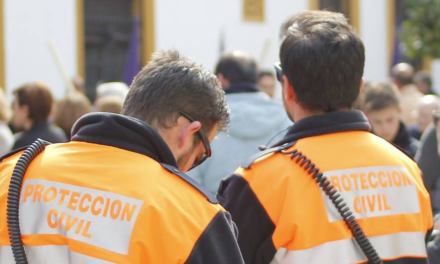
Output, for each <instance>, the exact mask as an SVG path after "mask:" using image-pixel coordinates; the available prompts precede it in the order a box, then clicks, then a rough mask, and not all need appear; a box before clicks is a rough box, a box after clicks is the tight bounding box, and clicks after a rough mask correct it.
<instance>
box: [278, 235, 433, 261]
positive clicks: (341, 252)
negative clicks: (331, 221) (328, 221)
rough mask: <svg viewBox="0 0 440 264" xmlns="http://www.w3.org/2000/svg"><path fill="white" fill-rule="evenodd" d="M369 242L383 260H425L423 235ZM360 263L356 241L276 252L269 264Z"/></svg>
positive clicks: (372, 239) (384, 236)
mask: <svg viewBox="0 0 440 264" xmlns="http://www.w3.org/2000/svg"><path fill="white" fill-rule="evenodd" d="M369 238H370V241H371V243H372V244H373V246H374V248H375V249H376V250H377V252H378V254H379V256H380V257H381V258H383V259H393V258H396V257H399V256H417V257H426V247H425V234H424V233H422V232H402V233H397V234H392V235H383V236H375V237H369ZM362 260H365V256H364V255H363V253H362V251H361V250H360V248H359V247H358V245H357V244H356V241H355V240H354V239H344V240H338V241H332V242H327V243H325V244H322V245H319V246H316V247H313V248H308V249H303V250H288V249H286V248H280V249H279V250H278V251H277V253H276V254H275V257H274V259H273V260H272V262H271V264H286V263H295V264H297V263H308V264H314V263H328V264H333V263H334V264H339V263H355V262H359V261H362Z"/></svg>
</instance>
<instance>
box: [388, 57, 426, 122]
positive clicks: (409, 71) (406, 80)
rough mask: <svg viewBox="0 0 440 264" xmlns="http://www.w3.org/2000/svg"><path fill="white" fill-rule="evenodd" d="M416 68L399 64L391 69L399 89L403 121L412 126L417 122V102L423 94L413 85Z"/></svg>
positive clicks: (406, 64)
mask: <svg viewBox="0 0 440 264" xmlns="http://www.w3.org/2000/svg"><path fill="white" fill-rule="evenodd" d="M413 75H414V68H413V66H411V65H410V64H408V63H399V64H396V65H394V66H393V68H392V69H391V76H392V77H393V80H394V84H395V85H396V86H397V88H399V92H400V103H401V106H402V119H403V122H405V124H406V125H408V126H410V125H412V124H414V123H415V122H416V118H415V117H414V115H413V112H414V111H415V110H416V106H417V102H418V101H419V99H421V98H422V97H423V94H422V93H421V92H420V91H419V90H418V88H417V86H416V85H415V84H413Z"/></svg>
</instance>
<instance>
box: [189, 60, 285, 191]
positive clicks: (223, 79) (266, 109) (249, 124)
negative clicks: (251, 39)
mask: <svg viewBox="0 0 440 264" xmlns="http://www.w3.org/2000/svg"><path fill="white" fill-rule="evenodd" d="M215 74H216V75H217V78H218V79H219V80H220V83H221V84H222V87H223V89H224V91H225V93H226V99H227V101H228V104H229V107H230V108H231V127H230V129H229V137H228V136H226V135H225V134H223V133H220V134H219V135H218V137H217V138H216V139H215V140H214V141H213V142H212V152H213V154H212V157H211V158H210V159H209V160H207V161H206V162H205V163H204V164H203V165H201V166H200V168H197V169H195V170H194V171H191V172H190V173H189V175H190V176H192V177H194V179H196V180H197V181H199V182H200V183H201V184H203V185H205V186H206V187H207V188H208V190H210V191H211V192H212V193H216V192H217V189H218V186H219V183H220V181H221V179H222V178H224V177H226V176H227V175H229V174H231V173H232V172H233V171H234V170H235V169H236V168H237V167H238V166H240V164H241V163H242V162H244V161H245V159H246V158H248V157H249V156H250V155H252V154H254V153H257V152H258V151H259V150H258V146H259V145H266V144H268V143H269V141H271V142H272V143H273V142H276V140H275V139H273V138H274V136H276V135H277V133H279V132H280V131H282V130H285V129H286V128H287V127H288V126H289V125H291V124H292V122H291V121H290V120H289V118H288V117H287V115H286V113H285V111H284V108H283V105H282V103H281V102H277V101H275V100H273V99H271V98H270V97H269V96H268V95H267V94H266V93H264V92H263V91H262V90H261V89H260V88H259V87H258V86H257V85H256V84H257V79H258V70H257V64H256V62H255V60H254V59H253V58H252V57H251V56H250V55H249V54H247V53H245V52H243V51H234V52H231V53H227V54H224V55H222V56H221V57H220V60H219V61H218V63H217V66H216V69H215ZM271 139H273V140H271Z"/></svg>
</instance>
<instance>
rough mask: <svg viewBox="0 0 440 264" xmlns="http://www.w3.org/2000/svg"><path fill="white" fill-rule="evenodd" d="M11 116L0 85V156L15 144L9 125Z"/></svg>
mask: <svg viewBox="0 0 440 264" xmlns="http://www.w3.org/2000/svg"><path fill="white" fill-rule="evenodd" d="M9 117H10V111H9V105H8V101H7V100H6V96H5V93H4V91H3V89H2V88H1V87H0V157H1V156H3V155H5V154H6V153H8V152H9V151H10V150H11V148H12V145H13V144H14V136H13V135H12V132H11V130H10V129H9V126H8V122H9Z"/></svg>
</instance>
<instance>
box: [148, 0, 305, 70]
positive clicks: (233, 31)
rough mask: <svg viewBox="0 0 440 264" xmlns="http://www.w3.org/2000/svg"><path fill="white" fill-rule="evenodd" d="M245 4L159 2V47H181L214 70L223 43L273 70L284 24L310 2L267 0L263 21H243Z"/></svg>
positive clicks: (229, 1)
mask: <svg viewBox="0 0 440 264" xmlns="http://www.w3.org/2000/svg"><path fill="white" fill-rule="evenodd" d="M242 3H243V1H237V0H222V1H212V0H211V1H206V0H187V1H179V0H160V1H156V10H155V11H156V49H166V48H173V47H175V48H178V49H179V50H180V51H181V52H182V53H183V54H184V55H186V56H190V57H192V58H194V59H195V60H196V61H198V62H200V63H202V64H203V65H204V66H205V67H207V68H209V69H211V70H214V67H215V64H216V62H217V59H218V57H219V55H220V51H221V46H222V45H223V47H224V50H225V51H233V50H237V49H238V50H245V51H248V52H249V53H251V55H253V56H254V57H255V58H256V59H257V61H258V62H260V63H261V65H262V67H263V68H269V69H272V68H273V63H274V62H277V61H279V58H278V51H279V45H280V41H279V37H278V36H279V28H280V26H281V23H282V22H283V21H284V20H285V19H287V18H288V17H289V16H290V15H292V14H293V13H295V12H298V11H300V10H304V9H308V8H309V1H308V0H296V1H291V0H277V1H269V0H265V1H264V4H265V15H264V17H265V20H264V22H246V21H243V15H242V14H243V6H242ZM222 39H223V41H222ZM222 42H223V44H221V43H222Z"/></svg>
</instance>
